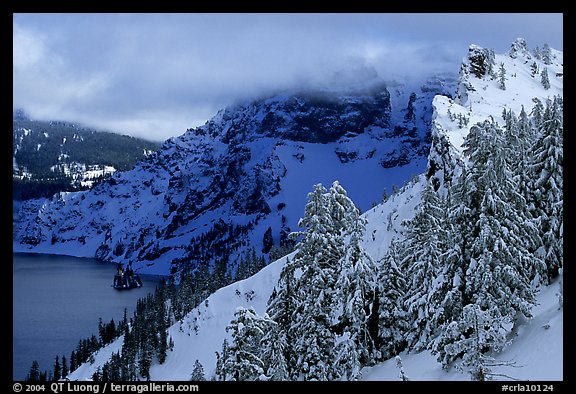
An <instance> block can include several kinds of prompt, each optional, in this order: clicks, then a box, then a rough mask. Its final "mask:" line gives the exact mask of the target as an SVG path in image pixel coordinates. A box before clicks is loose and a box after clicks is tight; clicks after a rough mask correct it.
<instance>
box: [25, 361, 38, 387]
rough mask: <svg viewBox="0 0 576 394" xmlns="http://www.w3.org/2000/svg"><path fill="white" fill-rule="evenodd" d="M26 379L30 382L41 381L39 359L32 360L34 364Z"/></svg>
mask: <svg viewBox="0 0 576 394" xmlns="http://www.w3.org/2000/svg"><path fill="white" fill-rule="evenodd" d="M26 381H28V382H38V381H40V365H39V364H38V361H36V360H34V361H32V366H31V367H30V370H29V371H28V375H27V376H26Z"/></svg>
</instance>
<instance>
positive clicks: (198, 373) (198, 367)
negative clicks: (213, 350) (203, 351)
mask: <svg viewBox="0 0 576 394" xmlns="http://www.w3.org/2000/svg"><path fill="white" fill-rule="evenodd" d="M190 380H191V381H193V382H203V381H205V380H206V377H205V376H204V367H203V366H202V364H201V363H200V361H198V359H196V361H195V362H194V369H193V370H192V375H191V377H190Z"/></svg>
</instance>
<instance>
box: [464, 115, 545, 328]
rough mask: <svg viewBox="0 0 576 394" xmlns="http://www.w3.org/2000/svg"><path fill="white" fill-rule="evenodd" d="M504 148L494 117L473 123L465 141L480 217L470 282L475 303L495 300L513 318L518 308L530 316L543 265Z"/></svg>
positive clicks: (469, 277) (483, 303)
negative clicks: (534, 279) (535, 278)
mask: <svg viewBox="0 0 576 394" xmlns="http://www.w3.org/2000/svg"><path fill="white" fill-rule="evenodd" d="M503 146H504V144H503V137H502V130H501V129H500V128H499V127H498V126H497V125H496V124H495V123H494V122H492V121H485V122H484V123H483V124H479V125H477V126H473V127H472V129H471V130H470V133H469V134H468V136H467V137H466V139H465V143H464V147H465V149H464V154H465V155H466V156H467V157H469V159H470V161H471V165H472V167H471V171H470V175H469V176H470V177H471V181H472V182H471V183H472V184H475V185H476V190H475V191H471V192H472V193H473V194H474V196H475V201H474V204H475V205H474V208H476V212H477V215H478V219H477V222H476V225H475V226H476V230H475V231H474V234H475V239H474V240H473V243H472V245H471V256H470V265H469V267H468V270H467V272H466V276H467V277H466V285H467V292H468V293H469V294H470V296H471V301H472V302H475V303H479V305H480V306H482V307H486V308H487V307H489V306H490V305H491V304H492V303H494V304H496V305H498V307H499V309H500V313H501V315H502V316H504V317H507V318H510V319H512V318H513V317H514V316H515V314H516V312H522V313H523V314H524V315H525V316H530V309H531V306H532V305H533V303H534V293H533V291H532V290H531V289H530V285H529V283H530V279H529V275H530V273H531V272H533V271H534V269H531V267H532V266H533V265H538V264H539V263H538V261H537V259H536V258H535V256H533V255H532V254H531V253H530V251H529V249H528V247H527V244H526V243H527V242H526V238H530V237H532V236H533V234H530V233H529V231H530V229H526V228H525V218H524V217H522V215H520V212H519V211H518V210H517V209H516V207H515V205H514V201H515V200H516V198H518V194H517V191H516V190H517V188H516V184H515V183H514V181H513V177H512V175H511V171H510V168H509V165H508V164H507V162H506V150H505V149H504V147H503ZM524 236H525V237H526V238H525V237H524ZM536 269H538V268H536Z"/></svg>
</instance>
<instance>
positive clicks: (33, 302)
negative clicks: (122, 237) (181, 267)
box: [12, 253, 158, 380]
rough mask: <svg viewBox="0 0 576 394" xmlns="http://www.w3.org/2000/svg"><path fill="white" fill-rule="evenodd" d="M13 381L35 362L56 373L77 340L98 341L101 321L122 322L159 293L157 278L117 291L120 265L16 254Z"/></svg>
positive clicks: (68, 361)
mask: <svg viewBox="0 0 576 394" xmlns="http://www.w3.org/2000/svg"><path fill="white" fill-rule="evenodd" d="M12 266H13V297H14V298H13V316H14V318H13V328H14V336H13V345H12V346H13V366H14V372H13V378H14V379H15V380H22V379H24V378H25V377H26V374H27V373H28V371H29V370H30V366H31V365H32V361H33V360H37V361H38V363H39V364H40V370H41V371H44V370H48V371H50V370H53V368H54V361H55V357H56V354H58V355H59V358H60V361H61V359H62V355H65V356H66V360H67V363H68V366H70V353H71V352H72V350H74V349H75V348H76V345H77V344H78V341H79V340H80V339H83V338H87V337H90V336H91V335H92V334H94V335H96V337H98V318H100V317H101V318H102V320H103V321H104V322H105V323H108V322H109V321H110V319H112V318H113V319H114V321H115V322H116V323H117V322H119V321H120V320H121V319H122V318H123V316H124V308H125V307H126V308H127V309H128V318H130V317H131V316H132V315H133V312H134V309H135V306H136V301H137V300H138V299H139V298H142V297H145V296H146V294H148V293H149V292H153V291H154V287H155V286H156V283H157V282H158V278H157V277H147V276H141V278H142V281H143V282H144V286H143V287H141V288H139V289H132V290H124V291H118V290H115V289H113V288H112V287H111V284H112V279H113V277H114V273H115V272H116V265H115V264H112V263H104V262H101V261H99V260H96V259H86V258H77V257H69V256H57V255H46V254H26V253H15V254H14V255H13V265H12Z"/></svg>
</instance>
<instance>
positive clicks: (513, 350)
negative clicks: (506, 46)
mask: <svg viewBox="0 0 576 394" xmlns="http://www.w3.org/2000/svg"><path fill="white" fill-rule="evenodd" d="M548 55H549V56H550V57H549V58H548V59H546V63H548V64H544V62H543V61H541V60H539V59H535V58H533V55H532V54H531V53H529V52H528V50H527V48H526V46H525V43H524V42H523V41H522V40H518V41H516V42H515V43H514V44H513V46H512V50H511V52H510V53H509V54H504V55H494V54H493V53H492V52H491V51H489V50H485V49H483V48H479V47H477V46H471V47H470V53H469V55H468V56H467V57H466V58H465V59H464V62H463V65H462V69H461V74H460V80H459V86H460V87H459V91H458V94H459V95H458V96H457V97H456V98H454V99H451V98H448V97H442V96H437V97H436V98H435V99H434V101H433V104H434V120H433V126H432V150H431V152H430V155H429V158H428V168H427V169H426V171H425V172H424V173H423V174H421V175H419V176H417V177H414V178H412V180H411V181H410V182H409V183H408V184H406V185H405V186H404V187H403V188H401V189H400V190H399V191H398V192H397V193H395V194H394V195H392V196H390V197H389V198H388V199H387V200H386V201H385V202H383V203H382V204H379V205H377V206H375V207H373V208H372V209H370V210H368V211H367V212H365V213H364V215H363V217H364V218H365V219H366V220H367V224H366V227H365V231H364V234H363V239H362V242H361V245H362V246H363V248H364V250H365V251H366V252H367V253H368V255H369V256H371V259H372V260H373V261H374V262H376V263H377V264H378V266H379V267H380V268H379V269H381V270H384V269H383V268H382V267H383V266H384V263H383V260H382V259H384V258H385V257H386V256H387V253H388V251H389V249H390V245H392V241H393V240H394V239H399V240H403V239H404V240H405V241H409V240H410V238H409V235H410V229H411V227H410V223H409V222H408V221H410V219H412V218H414V217H416V216H417V215H418V214H419V213H421V210H420V209H421V207H422V205H421V204H422V203H424V202H425V200H424V197H423V196H426V194H424V193H423V192H424V191H425V190H426V191H429V190H430V188H429V187H428V186H429V185H430V184H432V185H433V186H435V188H436V189H438V190H440V191H441V192H447V190H448V181H450V183H452V180H453V179H454V178H455V177H456V175H457V174H459V173H460V172H462V166H464V165H466V163H468V161H471V159H470V158H469V157H467V156H463V154H462V149H461V148H462V143H463V141H464V137H465V136H466V135H467V134H468V133H469V132H470V129H471V128H472V126H473V124H475V123H476V122H482V121H484V120H485V119H486V118H487V117H490V116H492V117H493V119H494V121H495V122H498V123H500V124H503V123H504V121H503V120H502V110H503V109H504V108H506V109H512V110H513V111H515V112H516V113H519V112H520V111H521V109H522V106H524V107H525V110H526V112H530V111H531V109H532V107H533V105H534V104H535V103H534V102H533V101H532V99H533V98H537V99H539V100H542V101H545V100H546V99H548V98H553V96H555V95H559V96H562V89H563V87H562V73H563V69H562V53H561V52H558V51H555V50H551V51H550V53H549V54H548ZM532 63H536V67H537V68H538V69H544V68H546V69H548V75H549V77H550V86H547V84H543V83H542V80H541V78H540V76H539V75H538V76H536V75H535V76H532V73H531V67H532ZM500 64H502V65H503V67H501V68H504V69H505V70H508V71H506V72H503V73H502V74H501V77H500V80H499V79H498V76H497V74H496V72H495V71H493V72H492V74H490V72H489V70H490V65H492V66H493V67H494V68H496V66H497V65H498V67H499V65H500ZM479 70H480V71H479ZM502 76H503V77H504V78H505V85H506V88H505V90H503V89H502ZM477 130H478V127H477V128H476V131H477ZM365 134H366V135H369V133H365ZM365 138H366V137H365ZM299 144H302V143H299ZM281 146H283V147H284V149H287V148H286V146H290V145H289V144H285V145H281ZM359 146H361V145H359ZM303 149H314V148H312V147H310V146H306V148H303ZM280 156H281V154H280ZM293 164H294V165H296V164H295V163H293ZM289 170H290V169H288V172H289ZM330 175H331V176H332V178H338V175H341V173H338V172H330ZM363 179H364V180H365V179H366V178H363ZM321 180H322V181H324V179H321ZM340 180H341V183H342V185H343V186H345V187H346V188H348V189H350V196H351V197H352V198H353V199H355V195H354V194H353V188H354V187H355V184H353V183H352V182H351V183H352V184H351V185H349V184H347V183H346V180H342V179H340ZM379 181H380V180H379V179H370V182H379ZM302 188H303V190H306V191H310V189H311V188H310V186H308V187H304V186H302ZM439 194H440V193H439ZM488 202H491V201H488ZM300 209H301V208H300ZM508 213H510V212H508ZM482 215H485V216H482V220H484V218H485V217H486V215H493V217H494V218H495V216H494V214H493V213H491V212H489V211H488V210H485V211H483V212H482ZM495 220H496V219H495ZM466 224H467V223H464V224H463V225H464V226H465V225H466ZM506 224H508V222H506ZM529 225H531V224H530V223H527V226H529ZM484 229H486V230H489V229H491V228H490V227H488V226H487V225H486V226H485V227H484ZM520 230H522V229H520ZM513 232H514V231H509V230H508V229H505V230H504V231H503V234H504V236H508V235H509V234H510V233H513ZM433 235H434V234H433ZM483 236H486V237H487V238H488V237H489V236H490V234H488V231H487V234H484V235H483ZM507 239H508V238H507ZM510 239H512V238H510ZM425 242H427V241H426V240H425ZM522 242H524V240H522ZM454 245H456V243H454ZM495 245H496V246H490V248H492V249H491V250H489V247H485V249H484V251H480V253H486V254H487V253H488V252H489V253H490V256H491V255H492V253H494V254H496V253H497V252H498V248H499V247H506V245H504V246H502V245H503V243H495ZM541 248H543V246H541ZM541 248H538V249H537V250H536V251H535V252H534V254H529V253H532V251H526V252H525V253H526V254H527V255H530V256H533V257H534V260H536V258H538V259H539V258H541V257H540V256H541V255H540V254H539V252H538V251H539V250H541ZM535 249H536V248H535ZM454 250H456V251H457V252H459V251H458V249H457V248H456V247H453V248H452V249H451V251H454ZM320 254H322V253H321V252H320ZM456 257H458V256H456ZM460 257H463V256H460ZM482 257H484V256H482ZM294 258H295V254H294V253H293V254H291V255H289V256H285V257H283V258H281V259H279V260H277V261H275V262H273V263H271V264H270V265H268V266H267V267H265V268H264V269H262V270H261V271H260V272H258V273H257V274H256V275H254V276H252V277H250V278H248V279H246V280H243V281H240V282H236V283H234V284H232V285H229V286H227V287H224V288H222V289H220V290H218V291H216V292H215V293H214V294H212V295H211V296H210V297H208V298H207V299H206V300H205V301H204V302H202V303H201V304H200V305H198V306H197V307H196V308H194V309H193V310H192V311H191V312H190V313H188V314H187V315H186V316H184V318H183V319H181V320H180V321H178V322H176V323H175V324H173V325H172V326H171V327H169V329H168V332H169V335H170V337H171V338H172V339H173V341H174V347H173V349H172V350H170V351H168V354H167V358H166V361H165V362H164V363H163V364H159V363H154V364H153V365H152V367H151V368H150V377H151V379H153V380H188V379H189V378H190V375H191V372H192V370H193V368H194V362H195V360H199V361H200V362H201V363H202V365H203V367H204V371H205V375H206V377H207V378H208V379H211V378H213V377H214V374H215V370H216V356H215V352H220V351H221V350H222V344H223V340H224V339H225V338H227V339H228V340H229V341H230V340H231V336H230V333H228V332H226V326H227V325H228V324H230V322H231V321H232V319H233V318H234V314H235V311H237V309H238V308H239V307H253V308H254V310H255V312H256V313H258V314H260V315H263V314H264V312H266V311H267V304H268V301H269V299H270V296H271V294H272V293H273V291H274V290H275V287H277V286H279V277H280V273H281V272H282V269H283V267H284V266H286V265H287V264H288V263H287V259H290V260H292V261H293V259H294ZM478 260H480V258H478ZM502 260H504V258H502ZM446 261H448V260H446ZM418 262H420V261H418ZM506 263H507V262H504V261H498V262H497V263H496V264H495V266H494V267H495V268H493V271H490V269H492V268H490V267H489V268H487V269H488V271H486V274H485V275H484V277H483V279H484V280H487V279H486V278H491V277H492V276H496V275H498V274H499V273H500V270H501V269H502V267H505V270H506V272H507V275H509V276H507V277H506V276H505V277H504V278H505V279H504V280H502V281H503V282H505V281H510V282H512V283H513V284H517V282H515V279H516V277H514V276H513V275H514V271H513V270H514V266H513V265H510V264H509V265H507V266H506V265H505V264H506ZM310 264H312V263H310ZM462 264H467V265H466V266H465V267H464V270H463V271H465V274H466V276H465V278H466V279H468V280H474V279H475V277H474V275H475V274H476V273H477V271H478V269H479V268H480V267H482V268H484V269H486V268H485V267H486V266H481V265H480V262H479V261H477V260H475V259H469V260H468V261H465V262H463V263H462ZM499 264H501V265H499ZM529 264H531V261H530V262H529ZM527 267H531V266H530V265H528V266H527ZM407 268H409V269H411V268H412V267H411V266H408V267H407ZM433 268H436V269H437V270H438V271H436V272H434V271H433V274H434V275H436V276H435V277H433V279H432V280H431V282H432V283H431V284H430V283H425V284H426V285H431V286H433V287H432V289H433V290H436V291H439V290H438V289H439V288H440V285H439V284H440V283H441V281H442V280H444V279H445V278H444V275H445V274H446V275H447V274H448V272H447V271H445V269H447V268H448V267H433ZM461 274H464V273H463V272H462V273H461ZM294 275H295V276H296V274H294ZM459 275H460V274H458V273H456V274H455V275H454V276H453V277H450V278H448V279H449V280H448V281H447V283H449V284H450V285H452V286H454V288H456V289H458V291H460V290H459V289H460V284H461V280H460V278H462V277H464V276H463V275H461V276H459ZM539 275H540V274H536V275H535V276H534V278H533V281H532V285H530V281H528V282H527V283H520V285H522V286H524V288H523V289H524V290H525V291H526V292H527V293H530V292H534V294H536V296H535V299H534V300H533V307H532V308H531V314H532V317H531V318H529V319H524V318H519V316H520V313H519V312H518V310H517V309H516V310H515V312H516V313H517V316H512V317H510V316H508V317H507V318H509V319H510V320H502V321H503V322H504V323H503V324H502V325H501V326H496V328H495V329H494V328H493V326H492V325H491V324H492V321H490V320H487V321H488V323H486V325H485V326H482V327H480V329H481V330H486V331H480V332H481V333H484V337H482V338H480V334H478V332H477V331H476V333H477V334H478V335H477V336H476V337H474V336H473V335H472V334H470V331H472V332H474V329H470V327H468V331H466V329H467V328H466V327H467V326H465V327H464V332H465V333H466V335H464V334H462V335H460V336H458V335H457V334H458V333H456V334H454V336H453V337H451V338H450V337H447V338H448V340H451V339H452V340H454V341H456V342H454V343H458V345H460V346H466V345H465V341H470V340H472V339H476V340H477V341H480V340H484V341H488V342H484V343H483V344H484V346H485V347H486V349H488V350H491V351H492V349H493V348H492V346H493V343H494V342H490V341H496V340H497V338H501V340H502V343H503V345H502V349H501V351H500V352H493V355H494V360H495V361H493V362H494V363H496V364H497V363H499V362H500V363H501V364H506V365H497V366H494V367H493V369H492V371H490V373H491V374H492V375H491V377H493V378H495V379H504V380H508V379H521V380H561V379H563V378H564V376H563V375H562V371H563V352H562V349H563V338H562V334H563V309H562V308H559V303H558V293H559V283H558V281H559V279H561V278H562V275H560V277H559V279H555V281H553V282H552V283H550V284H549V285H548V286H545V285H541V283H545V282H539V281H538V279H540V276H539ZM408 279H409V280H410V281H412V280H414V278H408ZM415 283H418V282H415ZM485 283H489V285H487V286H493V287H496V286H498V285H499V284H494V283H490V282H485ZM502 289H504V290H502V292H503V291H508V290H509V289H510V287H508V288H504V287H503V288H502ZM327 290H329V289H327ZM341 290H342V289H341ZM383 290H386V289H383ZM411 290H414V289H411ZM416 290H418V289H416ZM474 291H477V292H480V291H484V293H482V294H485V295H488V296H493V294H494V293H493V292H494V290H492V288H490V289H487V290H486V289H485V288H481V289H480V290H475V289H472V290H471V292H472V294H470V293H464V292H462V294H464V295H465V296H467V297H468V298H469V299H468V300H467V304H466V305H464V302H462V304H460V305H461V308H460V309H461V310H459V311H458V308H455V309H453V310H452V311H449V310H447V309H443V310H442V315H444V313H446V314H447V313H450V312H452V313H454V310H456V312H455V317H454V319H456V320H452V321H447V322H444V323H445V325H444V326H442V330H446V331H444V332H448V329H450V330H452V331H450V333H454V330H456V328H457V327H459V326H458V324H468V322H467V321H466V319H465V317H463V316H464V309H466V307H469V306H472V307H475V308H476V309H472V310H473V311H474V313H475V314H474V318H475V319H479V318H480V317H482V316H483V315H482V313H487V312H486V310H489V308H490V306H485V305H484V304H482V302H484V300H483V299H477V300H475V299H474V297H475V296H476V294H475V293H474ZM497 291H498V290H497ZM446 293H447V291H446ZM427 296H428V295H427V294H424V296H423V298H421V300H429V302H436V301H434V300H432V299H429V298H426V297H427ZM512 296H516V297H517V296H518V295H517V294H515V293H514V294H513V293H508V296H507V297H512ZM450 300H451V301H450ZM449 301H450V302H453V305H456V304H457V302H458V300H457V299H456V298H454V299H449ZM530 302H532V301H530ZM443 305H446V304H443ZM448 305H450V304H448ZM420 306H422V307H423V309H418V310H416V312H418V311H420V312H422V314H423V313H427V310H426V309H425V308H426V307H427V305H426V302H424V303H423V304H420ZM462 307H465V308H462ZM482 308H485V309H482ZM360 309H361V308H360ZM467 310H468V311H469V310H471V309H467ZM497 311H498V313H499V309H497ZM416 315H418V313H416ZM378 316H379V318H381V316H382V315H378ZM436 316H437V315H434V317H436ZM418 317H420V316H417V318H418ZM311 320H314V319H311ZM475 322H476V328H475V330H478V329H479V328H478V326H479V325H478V320H475ZM426 323H427V322H426V321H424V324H426ZM449 323H450V324H449ZM512 323H513V324H512ZM414 327H417V326H412V327H409V328H414ZM489 329H490V330H493V331H488V330H489ZM406 332H408V333H410V332H409V331H408V330H407V331H406ZM433 334H436V333H433ZM334 335H336V334H334ZM442 335H443V334H442ZM442 335H438V336H437V337H435V339H434V341H435V342H438V341H439V340H440V339H442ZM488 335H491V337H488ZM487 337H488V338H487ZM495 338H496V339H495ZM299 339H300V338H296V340H299ZM339 339H340V340H341V341H345V340H346V337H345V336H342V337H339ZM444 339H446V337H445V338H444ZM122 340H123V339H122V337H120V338H118V339H117V340H116V341H115V342H114V343H113V344H111V345H109V346H107V347H105V348H103V349H102V350H100V351H99V352H98V353H97V354H96V355H95V361H94V363H92V364H89V363H88V364H83V365H82V366H80V367H79V368H78V369H77V370H76V371H74V372H73V373H71V374H70V375H69V378H70V379H72V380H74V379H78V380H87V379H91V378H92V376H93V374H94V373H95V372H96V371H97V370H98V369H99V368H101V367H102V366H103V364H104V363H106V362H107V361H108V360H109V359H110V357H111V356H112V354H113V353H114V352H118V351H120V350H121V348H122ZM457 341H460V342H457ZM463 343H464V345H463ZM428 345H429V344H428ZM478 347H479V346H476V349H477V348H478ZM440 349H441V350H444V351H447V350H446V349H450V348H440ZM452 349H453V348H452ZM458 349H460V350H458ZM458 349H457V350H456V351H454V352H453V353H452V355H455V357H454V360H452V361H455V363H453V362H449V363H448V364H447V365H448V366H449V368H447V370H445V369H443V368H442V365H441V364H440V363H439V362H438V355H437V354H434V355H433V354H432V353H431V351H430V350H428V349H425V350H414V349H413V350H411V351H410V352H407V351H404V352H402V353H401V354H400V356H401V358H402V361H403V365H404V371H405V373H406V374H407V375H408V377H409V378H410V379H412V380H469V379H470V376H471V375H470V374H468V373H467V372H470V371H471V370H470V371H465V372H464V373H461V372H459V371H458V368H457V366H458V365H460V364H462V363H463V361H462V360H461V357H463V356H466V355H467V353H466V352H467V351H468V350H467V348H465V347H462V348H458ZM494 349H496V347H494ZM470 351H472V350H470ZM481 353H482V352H480V353H477V354H476V357H478V358H480V359H482V357H484V356H486V354H484V355H483V354H481ZM487 354H489V353H487ZM483 360H484V361H485V360H487V358H484V359H483ZM461 361H462V362H461ZM468 361H470V360H468ZM510 363H514V364H515V367H514V368H511V367H510V365H509V364H510ZM470 365H471V364H466V365H464V366H463V368H464V369H466V367H469V366H470ZM470 373H471V372H470ZM361 378H362V379H364V380H396V379H399V370H398V368H397V366H396V360H394V358H392V359H389V360H386V361H384V362H381V363H380V364H378V365H375V366H373V367H370V368H364V369H363V370H362V375H361ZM483 378H486V376H484V375H483Z"/></svg>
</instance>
